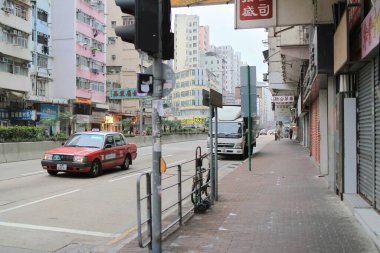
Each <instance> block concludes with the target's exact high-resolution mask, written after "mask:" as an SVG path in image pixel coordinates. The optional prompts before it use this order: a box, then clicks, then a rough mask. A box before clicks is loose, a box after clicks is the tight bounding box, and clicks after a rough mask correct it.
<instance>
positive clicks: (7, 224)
mask: <svg viewBox="0 0 380 253" xmlns="http://www.w3.org/2000/svg"><path fill="white" fill-rule="evenodd" d="M0 226H4V227H14V228H26V229H34V230H44V231H52V232H61V233H70V234H80V235H91V236H97V237H111V238H114V237H118V236H119V235H120V234H112V233H102V232H96V231H88V230H78V229H69V228H58V227H46V226H37V225H30V224H23V223H11V222H0Z"/></svg>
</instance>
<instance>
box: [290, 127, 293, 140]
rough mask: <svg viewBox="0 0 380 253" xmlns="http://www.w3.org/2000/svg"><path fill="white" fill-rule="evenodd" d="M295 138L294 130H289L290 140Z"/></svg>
mask: <svg viewBox="0 0 380 253" xmlns="http://www.w3.org/2000/svg"><path fill="white" fill-rule="evenodd" d="M292 138H293V128H290V130H289V139H292Z"/></svg>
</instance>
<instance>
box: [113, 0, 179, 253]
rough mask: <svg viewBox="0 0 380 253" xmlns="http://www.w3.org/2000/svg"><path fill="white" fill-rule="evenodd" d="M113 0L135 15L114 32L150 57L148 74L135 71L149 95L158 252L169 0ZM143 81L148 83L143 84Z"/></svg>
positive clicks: (170, 53) (156, 249)
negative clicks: (151, 62) (131, 20)
mask: <svg viewBox="0 0 380 253" xmlns="http://www.w3.org/2000/svg"><path fill="white" fill-rule="evenodd" d="M115 3H116V5H118V6H119V7H120V9H121V11H122V12H123V13H125V14H128V15H134V16H135V22H134V24H131V25H123V26H118V27H116V28H115V33H116V35H117V36H119V37H121V39H122V40H123V41H125V42H128V43H133V44H135V48H136V49H138V50H141V51H143V52H145V53H147V54H148V55H149V56H151V57H153V59H154V60H153V65H152V74H142V73H140V74H137V76H138V83H137V90H138V91H144V93H146V94H147V95H148V96H149V95H152V156H153V157H152V158H153V159H152V177H151V178H152V181H151V186H152V187H151V189H152V194H151V206H152V217H151V218H152V220H151V223H152V235H151V236H152V237H151V245H150V246H151V249H152V252H153V253H160V252H161V211H162V207H161V192H162V188H161V116H160V115H159V111H160V110H161V109H162V92H163V90H162V85H163V80H164V76H163V66H164V64H163V63H162V60H170V59H173V58H174V34H173V33H171V32H170V27H171V24H170V15H171V6H170V0H158V1H153V0H115ZM147 82H149V85H146V83H147ZM150 84H152V85H150ZM145 86H148V87H145ZM150 86H152V87H150ZM142 87H144V89H143V88H142ZM147 89H148V90H147ZM140 117H141V114H140Z"/></svg>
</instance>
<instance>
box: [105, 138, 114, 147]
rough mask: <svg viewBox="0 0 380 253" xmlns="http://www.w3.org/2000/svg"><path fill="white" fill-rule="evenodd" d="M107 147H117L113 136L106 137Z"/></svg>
mask: <svg viewBox="0 0 380 253" xmlns="http://www.w3.org/2000/svg"><path fill="white" fill-rule="evenodd" d="M106 145H111V147H115V142H114V139H113V136H112V135H108V136H107V137H106V143H105V146H106Z"/></svg>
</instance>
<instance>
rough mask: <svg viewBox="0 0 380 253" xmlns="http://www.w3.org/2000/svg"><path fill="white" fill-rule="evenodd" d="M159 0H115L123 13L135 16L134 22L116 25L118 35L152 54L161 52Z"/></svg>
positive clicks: (137, 47)
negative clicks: (159, 42)
mask: <svg viewBox="0 0 380 253" xmlns="http://www.w3.org/2000/svg"><path fill="white" fill-rule="evenodd" d="M158 1H159V0H115V4H116V5H117V6H119V7H120V9H121V11H122V12H123V13H125V14H129V15H132V16H134V17H135V22H134V24H131V25H123V26H117V27H115V33H116V35H117V36H119V37H120V38H121V39H122V40H123V41H125V42H129V43H133V44H135V48H136V49H140V50H141V51H144V52H146V53H148V54H150V55H152V54H156V53H158V52H159V47H158V39H159V30H158V29H159V26H158V21H159V20H158Z"/></svg>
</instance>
